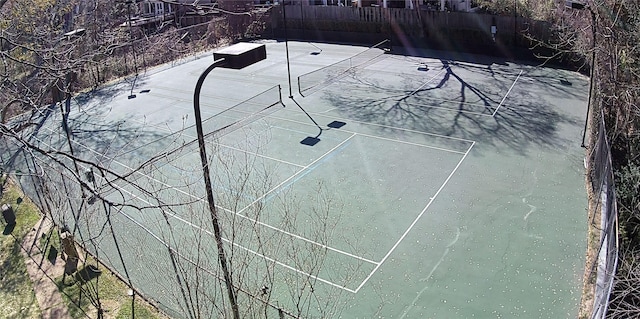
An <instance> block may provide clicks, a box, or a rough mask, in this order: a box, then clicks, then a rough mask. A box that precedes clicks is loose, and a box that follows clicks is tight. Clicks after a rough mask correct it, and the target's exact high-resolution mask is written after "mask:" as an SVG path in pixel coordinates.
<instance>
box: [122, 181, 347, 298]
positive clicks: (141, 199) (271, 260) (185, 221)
mask: <svg viewBox="0 0 640 319" xmlns="http://www.w3.org/2000/svg"><path fill="white" fill-rule="evenodd" d="M116 187H117V188H118V189H120V190H121V191H123V192H125V193H128V194H129V195H131V196H132V197H134V198H137V199H138V200H140V201H142V202H145V203H147V204H149V205H153V204H152V203H150V202H149V201H147V200H145V199H143V198H141V197H140V196H138V195H136V194H133V193H132V192H130V191H128V190H126V189H124V188H121V187H119V186H116ZM120 213H121V214H125V213H123V212H122V211H120ZM163 214H167V215H169V216H171V217H173V218H175V219H177V220H179V221H181V222H183V223H185V224H187V225H189V226H191V227H192V228H196V229H198V230H200V231H203V232H204V233H206V234H208V235H210V236H212V237H213V236H214V234H213V233H212V232H211V231H209V230H207V229H204V228H202V227H200V226H198V225H195V224H193V223H191V222H189V221H187V220H185V219H183V218H182V217H180V216H177V215H175V214H172V213H170V212H167V211H164V210H163ZM127 217H128V218H129V216H128V215H127ZM136 224H138V223H136ZM144 229H145V230H146V231H147V232H149V233H150V234H151V235H152V236H153V237H156V238H158V237H157V235H155V234H154V233H153V232H152V231H150V230H148V229H146V228H144ZM222 240H223V241H225V242H227V243H229V244H231V245H233V246H235V247H238V248H240V249H242V250H245V251H247V252H249V253H251V254H254V255H256V256H259V257H261V258H264V259H266V260H268V261H270V262H273V263H275V264H277V265H279V266H282V267H284V268H287V269H289V270H292V271H294V272H297V273H299V274H303V275H305V276H308V277H309V278H313V279H316V280H318V281H321V282H323V283H325V284H327V285H331V286H333V287H336V288H340V289H343V290H346V291H348V292H351V293H355V292H356V291H355V290H353V289H350V288H347V287H346V286H342V285H339V284H336V283H334V282H331V281H329V280H326V279H323V278H321V277H318V276H315V275H312V274H310V273H307V272H304V271H302V270H300V269H297V268H295V267H292V266H289V265H287V264H285V263H282V262H280V261H277V260H275V259H273V258H271V257H268V256H265V255H263V254H261V253H259V252H256V251H254V250H252V249H249V248H247V247H244V246H242V245H240V244H238V243H235V242H234V241H231V240H228V239H226V238H222ZM163 243H164V242H163ZM166 245H167V244H165V246H166ZM167 247H168V246H167Z"/></svg>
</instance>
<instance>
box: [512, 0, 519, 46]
mask: <svg viewBox="0 0 640 319" xmlns="http://www.w3.org/2000/svg"><path fill="white" fill-rule="evenodd" d="M517 42H518V0H513V46H514V47H515V46H516V43H517Z"/></svg>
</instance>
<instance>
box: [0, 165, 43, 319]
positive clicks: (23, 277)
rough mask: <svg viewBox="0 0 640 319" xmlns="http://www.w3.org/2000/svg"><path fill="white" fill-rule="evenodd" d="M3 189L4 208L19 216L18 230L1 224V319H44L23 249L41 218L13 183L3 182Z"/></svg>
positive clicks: (16, 227)
mask: <svg viewBox="0 0 640 319" xmlns="http://www.w3.org/2000/svg"><path fill="white" fill-rule="evenodd" d="M0 185H1V186H0V187H1V189H2V190H1V191H0V193H1V194H2V197H1V198H0V205H2V204H9V205H11V207H12V208H13V210H14V212H15V215H16V226H15V227H14V228H13V229H12V230H11V232H10V233H9V229H8V228H6V224H5V223H4V219H2V222H0V229H2V230H3V232H2V234H1V235H0V265H2V266H1V267H0V269H2V271H1V272H0V318H16V319H17V318H40V316H41V312H40V308H39V307H38V301H37V300H36V295H35V293H34V292H33V284H32V283H31V279H29V275H28V274H27V268H26V266H25V263H24V258H23V256H22V254H21V250H22V248H21V246H20V245H21V243H22V240H23V238H24V236H25V235H26V234H27V233H28V232H29V230H31V228H33V226H34V225H35V224H36V223H37V222H38V220H39V219H40V214H39V213H38V210H37V208H36V207H35V205H34V204H33V203H31V202H30V201H28V200H24V195H23V194H22V193H21V192H20V190H19V188H18V187H17V186H16V185H15V184H13V183H12V182H11V181H10V180H7V179H6V178H5V177H2V178H0Z"/></svg>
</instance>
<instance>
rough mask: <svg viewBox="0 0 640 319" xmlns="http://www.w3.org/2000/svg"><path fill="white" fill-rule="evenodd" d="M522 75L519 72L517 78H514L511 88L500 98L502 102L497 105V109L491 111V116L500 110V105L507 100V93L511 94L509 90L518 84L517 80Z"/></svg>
mask: <svg viewBox="0 0 640 319" xmlns="http://www.w3.org/2000/svg"><path fill="white" fill-rule="evenodd" d="M521 75H522V70H520V73H518V76H517V77H516V80H515V81H513V83H511V87H510V88H509V90H508V91H507V94H505V95H504V96H503V97H502V101H500V104H498V107H497V108H496V109H495V110H494V111H493V114H491V116H496V113H498V110H499V109H500V107H501V106H502V104H503V103H504V101H505V100H506V99H507V96H509V93H511V90H512V89H513V87H514V86H515V85H516V82H518V79H519V78H520V76H521Z"/></svg>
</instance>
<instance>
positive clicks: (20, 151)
mask: <svg viewBox="0 0 640 319" xmlns="http://www.w3.org/2000/svg"><path fill="white" fill-rule="evenodd" d="M282 106H283V105H282V102H281V93H280V87H279V86H275V87H273V88H271V89H269V90H267V91H265V92H263V93H261V94H258V95H256V96H254V97H252V98H250V99H248V100H246V101H243V102H242V103H240V104H237V105H236V106H233V107H230V108H229V109H227V110H226V111H224V112H221V113H218V114H216V115H214V116H212V117H210V118H207V119H205V120H204V121H203V127H204V128H205V130H206V132H208V133H207V134H206V137H207V141H208V143H207V144H208V145H210V146H209V147H210V148H209V149H208V152H209V154H210V155H209V159H210V165H212V167H215V168H216V170H215V172H214V174H212V182H213V184H214V185H217V186H216V195H217V196H216V206H217V207H218V210H219V212H218V214H219V215H218V218H219V221H220V225H221V226H220V228H221V229H222V230H223V234H222V235H223V239H224V243H223V244H224V247H225V250H226V254H227V256H228V260H229V261H230V264H229V267H230V268H231V269H232V270H233V273H232V279H233V285H232V287H233V289H234V292H235V294H236V296H237V303H238V305H239V308H240V314H241V317H242V318H297V317H300V316H301V314H302V313H304V314H305V315H306V314H309V310H308V309H313V314H311V315H310V316H311V317H323V318H328V317H333V315H334V314H335V313H336V312H337V311H334V310H335V309H334V308H333V305H334V303H332V302H330V301H327V298H335V300H336V301H340V300H343V299H342V297H341V293H342V291H343V290H341V289H340V288H338V287H333V286H326V285H325V286H326V287H318V286H322V285H317V280H318V279H317V278H318V277H317V276H318V274H319V272H320V271H322V270H321V269H322V268H323V267H325V265H324V264H325V257H326V254H327V250H326V248H325V247H324V246H323V245H322V244H319V243H326V240H327V239H326V236H327V233H323V232H318V231H317V230H318V229H322V227H326V224H323V223H326V220H327V218H326V216H321V210H319V209H318V210H314V211H313V214H314V215H313V216H304V215H305V214H301V213H300V210H299V209H298V208H299V207H300V205H301V204H300V203H298V202H296V201H294V200H293V199H292V198H291V197H289V196H287V192H283V193H281V194H273V195H272V196H270V197H271V198H270V199H269V200H270V202H269V205H266V201H267V199H266V197H265V196H264V194H266V193H267V191H268V190H270V189H272V187H273V186H274V183H275V178H276V177H275V176H272V175H276V174H277V169H276V168H275V167H270V166H269V165H268V163H265V162H264V160H263V159H262V158H260V157H256V156H253V155H251V154H259V153H260V152H261V150H262V149H263V148H264V145H266V143H268V141H269V134H268V129H269V125H268V124H267V123H266V122H264V121H262V120H261V118H262V117H263V116H265V115H267V114H270V112H275V111H277V109H280V108H281V107H282ZM95 111H96V112H99V110H95ZM94 116H95V113H91V114H86V116H85V115H81V114H80V115H78V117H74V118H72V119H71V120H70V123H71V125H70V126H71V127H72V129H74V125H75V124H77V123H82V127H83V128H84V129H86V130H87V131H83V132H85V133H87V134H81V133H78V132H79V131H76V133H77V134H76V135H75V136H74V137H73V139H71V140H69V137H68V136H67V135H66V134H65V133H64V129H63V128H61V127H60V125H55V124H54V125H51V122H52V121H53V122H54V123H59V121H60V118H61V117H62V115H61V114H60V112H58V111H57V108H55V107H54V108H51V110H50V111H49V112H45V113H44V114H42V117H43V119H42V121H40V122H39V123H41V124H40V125H39V126H36V127H33V128H32V130H30V131H29V132H28V133H29V134H30V138H28V139H25V143H22V144H21V143H16V140H15V139H11V137H10V136H8V135H5V136H2V137H1V138H0V147H1V148H2V149H3V152H2V153H1V154H0V160H1V161H2V162H1V163H0V164H1V165H0V170H1V171H3V172H10V173H11V174H12V175H13V177H14V178H15V179H16V180H17V181H18V182H19V184H20V186H21V187H22V189H23V191H24V192H25V194H26V195H27V196H29V197H30V198H31V199H33V201H34V203H36V205H38V206H39V208H40V209H41V210H42V212H43V213H44V214H45V215H46V216H47V217H48V218H50V219H51V220H53V222H54V223H55V225H56V226H58V229H60V230H66V231H68V232H69V233H71V234H72V235H73V237H74V240H75V242H76V243H77V244H78V245H79V246H81V247H82V248H83V249H84V250H85V251H86V252H87V253H89V254H90V255H93V256H94V257H96V258H97V259H99V260H100V262H101V263H102V264H104V265H106V266H107V267H108V268H109V269H111V270H112V271H113V272H114V273H116V274H117V275H119V276H120V277H121V278H122V279H123V280H124V282H125V283H127V284H128V285H130V287H132V288H133V289H134V290H135V291H136V295H138V296H143V297H144V298H145V299H147V300H150V301H151V302H152V303H153V304H155V305H156V306H158V307H159V308H160V309H162V310H163V311H164V312H165V313H167V314H169V315H170V316H172V317H174V318H188V319H192V318H231V317H232V316H231V309H232V307H231V305H230V302H229V301H228V299H227V298H226V297H227V291H226V285H225V278H224V275H223V272H222V270H221V266H220V264H219V263H218V256H219V251H218V248H217V247H218V246H217V243H216V241H215V238H214V236H212V234H213V231H214V230H213V226H212V223H211V215H210V212H209V210H208V205H207V204H206V202H205V201H204V200H203V198H205V194H204V187H203V180H202V167H201V165H200V160H199V157H198V144H197V143H195V142H193V137H192V136H191V135H190V134H192V133H189V132H190V131H189V130H190V129H192V127H187V128H185V129H184V130H182V131H177V132H175V133H174V134H171V135H169V136H159V135H158V133H157V132H155V131H154V130H147V129H145V128H140V127H128V126H127V125H125V124H122V125H119V126H117V125H113V123H110V122H107V123H105V122H103V121H104V120H105V119H94ZM24 120H27V119H24ZM34 121H35V120H34ZM105 126H106V127H109V128H110V129H106V130H105V129H103V127H105ZM116 126H117V128H114V127H116ZM75 129H79V127H75ZM22 133H27V132H26V131H25V132H22ZM219 139H226V140H225V142H227V143H226V145H233V147H221V146H216V145H218V144H217V143H215V142H221V140H219ZM105 141H110V142H109V143H105ZM150 143H154V144H152V146H151V147H150V149H146V148H145V146H148V145H150ZM236 147H237V148H238V149H244V150H246V152H238V151H237V149H236ZM51 150H55V151H51ZM58 152H63V153H65V154H66V155H63V154H59V153H58ZM70 154H73V155H70ZM261 198H262V199H261ZM263 200H264V202H263ZM240 208H242V213H239V212H238V210H240ZM326 212H327V213H328V211H326ZM309 214H311V212H310V213H309ZM314 216H315V217H314ZM314 218H315V219H314ZM296 219H300V220H304V222H302V221H300V220H299V221H296ZM267 224H268V225H272V226H270V227H265V225H267ZM300 225H304V226H305V228H304V229H303V228H298V226H300ZM307 226H308V227H307ZM293 233H297V234H299V235H300V236H302V237H304V238H308V239H309V240H308V241H302V240H298V239H297V238H296V237H294V236H290V234H293ZM277 260H286V261H288V262H290V263H291V264H293V265H296V268H295V270H296V271H288V270H287V269H286V268H283V265H282V264H278V262H277ZM82 266H83V265H80V267H82ZM80 267H79V268H80ZM83 286H84V285H83ZM290 289H291V290H290ZM85 293H86V294H87V296H86V298H89V299H91V298H94V299H99V298H100V296H99V295H97V291H95V290H92V289H86V290H85ZM124 293H125V292H123V294H124ZM315 294H319V295H320V297H318V296H316V295H315ZM327 296H329V297H327ZM83 298H85V296H83ZM96 304H97V305H100V303H99V302H96ZM335 305H339V304H338V303H337V302H336V303H335ZM318 309H320V310H318ZM103 310H104V309H103Z"/></svg>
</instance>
